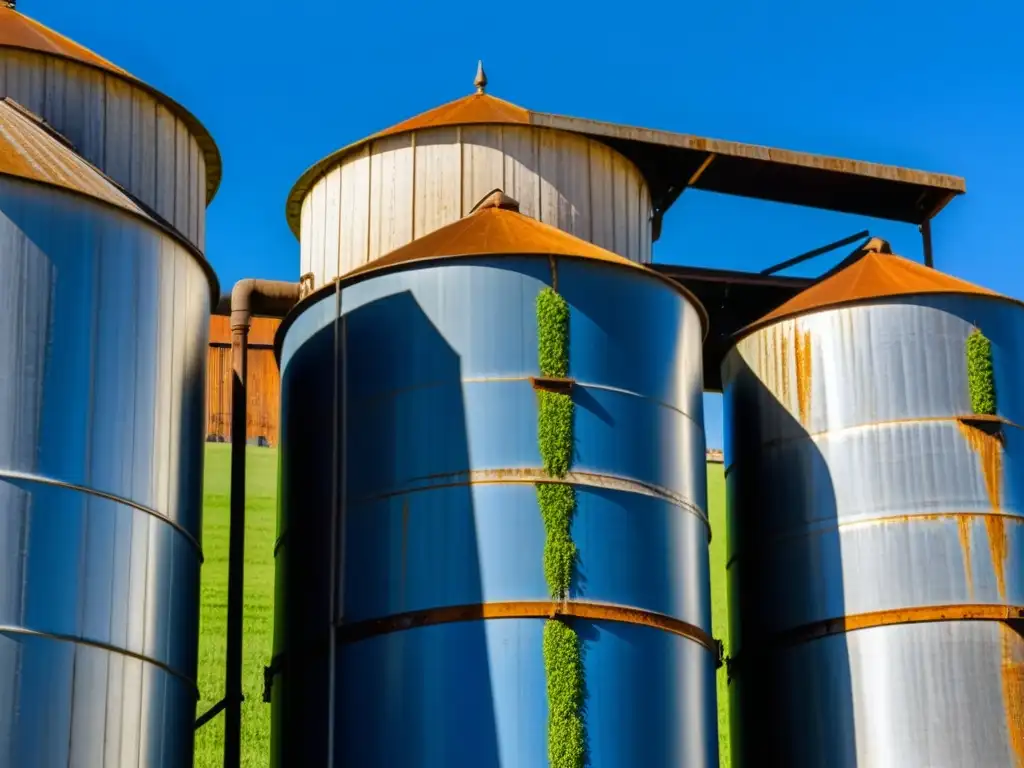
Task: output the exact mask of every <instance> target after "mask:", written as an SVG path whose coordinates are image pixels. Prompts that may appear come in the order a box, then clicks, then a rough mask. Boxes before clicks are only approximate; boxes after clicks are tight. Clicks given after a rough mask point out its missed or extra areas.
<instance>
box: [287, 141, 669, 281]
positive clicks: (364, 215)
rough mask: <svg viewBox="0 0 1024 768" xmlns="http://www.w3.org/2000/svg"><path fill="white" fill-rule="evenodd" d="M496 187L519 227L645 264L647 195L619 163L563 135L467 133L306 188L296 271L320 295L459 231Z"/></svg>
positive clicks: (634, 173) (384, 144)
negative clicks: (509, 201)
mask: <svg viewBox="0 0 1024 768" xmlns="http://www.w3.org/2000/svg"><path fill="white" fill-rule="evenodd" d="M495 188H501V189H503V190H504V191H505V192H506V193H508V194H509V195H511V196H512V197H514V198H515V199H516V200H518V201H519V203H520V205H521V206H522V212H523V213H524V214H526V215H527V216H532V217H534V218H536V219H537V220H539V221H543V222H545V223H546V224H551V225H552V226H555V227H558V228H559V229H562V230H564V231H566V232H570V233H572V234H574V235H576V236H577V237H582V238H583V239H585V240H589V241H591V242H593V243H596V244H597V245H600V246H602V247H603V248H607V249H609V250H611V251H614V252H615V253H618V254H620V255H622V256H625V257H626V258H628V259H632V260H633V261H639V262H644V263H646V262H649V261H650V260H651V224H650V213H651V199H650V194H649V192H648V190H647V184H646V183H645V182H644V179H643V176H642V175H641V174H640V171H639V170H638V169H637V168H636V166H635V165H633V164H632V163H631V162H630V161H629V160H627V159H626V158H625V157H624V156H622V155H620V154H619V153H618V152H616V151H614V150H612V149H610V148H609V147H607V146H606V145H604V144H601V143H600V142H597V141H594V140H592V139H587V138H584V137H582V136H577V135H574V134H571V133H563V132H561V131H551V130H542V129H537V128H530V127H525V126H508V125H506V126H492V125H480V126H477V125H473V126H468V125H467V126H455V127H445V128H435V129H429V130H422V131H418V132H414V133H407V134H402V135H400V136H388V137H386V138H383V139H380V140H378V141H374V142H372V143H370V144H368V145H367V146H366V147H364V148H362V149H360V150H359V151H357V152H354V153H353V154H352V155H350V156H349V157H347V158H345V159H344V160H343V161H342V162H341V163H340V164H339V165H338V166H337V167H336V168H334V169H333V170H332V171H330V173H328V174H327V175H326V176H324V177H323V178H322V179H320V180H319V181H318V182H317V183H316V184H314V185H313V187H312V189H311V190H310V193H309V195H308V196H307V197H306V199H305V201H304V202H303V204H302V238H301V240H302V247H301V254H300V265H301V272H302V273H306V272H312V273H313V283H314V285H315V286H316V287H317V288H319V287H320V286H322V285H326V284H327V283H329V282H330V281H331V279H332V278H334V277H336V276H338V275H344V274H346V273H347V272H350V271H351V270H353V269H355V268H356V267H358V266H361V265H362V264H365V263H366V262H368V261H372V260H373V259H376V258H378V257H380V256H383V255H384V254H386V253H388V252H389V251H392V250H394V249H395V248H398V247H400V246H403V245H405V244H406V243H408V242H410V241H412V240H413V239H414V238H417V237H422V236H423V235H425V234H427V233H429V232H433V231H434V230H436V229H438V228H440V227H442V226H444V225H446V224H450V223H452V222H453V221H456V220H458V219H459V218H461V217H462V216H464V215H465V214H467V213H469V211H470V209H471V208H472V207H473V206H474V205H476V203H478V202H479V201H480V199H481V198H482V197H483V196H484V195H486V194H487V193H488V192H490V191H491V190H493V189H495Z"/></svg>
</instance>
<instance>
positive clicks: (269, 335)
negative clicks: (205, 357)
mask: <svg viewBox="0 0 1024 768" xmlns="http://www.w3.org/2000/svg"><path fill="white" fill-rule="evenodd" d="M280 325H281V321H280V320H277V319H276V318H273V317H254V318H252V320H251V324H250V326H249V346H250V347H273V346H274V334H275V333H277V328H278V326H280ZM210 343H211V344H229V345H230V344H231V318H228V317H225V316H223V315H213V316H212V317H211V318H210Z"/></svg>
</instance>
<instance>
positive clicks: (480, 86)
mask: <svg viewBox="0 0 1024 768" xmlns="http://www.w3.org/2000/svg"><path fill="white" fill-rule="evenodd" d="M473 85H475V86H476V92H477V93H483V92H484V91H486V90H487V73H486V72H484V63H483V61H478V62H477V63H476V77H474V78H473Z"/></svg>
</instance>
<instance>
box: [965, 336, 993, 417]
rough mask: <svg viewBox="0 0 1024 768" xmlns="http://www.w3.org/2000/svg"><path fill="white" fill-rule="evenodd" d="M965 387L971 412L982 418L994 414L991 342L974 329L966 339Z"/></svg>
mask: <svg viewBox="0 0 1024 768" xmlns="http://www.w3.org/2000/svg"><path fill="white" fill-rule="evenodd" d="M965 347H966V352H967V386H968V388H969V390H970V393H971V410H972V411H974V412H975V413H977V414H980V415H983V416H994V415H995V413H996V383H995V374H994V371H993V368H992V342H991V341H989V340H988V339H987V338H986V337H985V335H984V334H983V333H982V332H981V331H980V330H979V329H978V328H975V329H974V330H973V331H971V333H970V335H968V337H967V342H966V344H965Z"/></svg>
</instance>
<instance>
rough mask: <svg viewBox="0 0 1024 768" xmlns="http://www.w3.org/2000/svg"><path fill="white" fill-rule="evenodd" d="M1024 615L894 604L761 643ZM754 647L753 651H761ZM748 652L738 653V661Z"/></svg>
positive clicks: (777, 645)
mask: <svg viewBox="0 0 1024 768" xmlns="http://www.w3.org/2000/svg"><path fill="white" fill-rule="evenodd" d="M1016 619H1024V606H1019V605H997V604H987V605H986V604H978V603H964V604H960V605H921V606H916V607H913V608H890V609H888V610H884V611H870V612H868V613H855V614H850V615H848V616H839V617H837V618H832V619H823V620H821V621H814V622H811V623H809V624H802V625H800V626H798V627H794V628H792V629H787V630H783V631H782V632H779V633H777V634H775V635H772V636H770V637H769V638H768V639H767V641H766V643H765V644H763V645H761V646H760V649H765V650H780V649H785V648H789V647H792V646H794V645H800V644H802V643H807V642H810V641H812V640H821V639H822V638H825V637H830V636H832V635H841V634H844V633H846V632H855V631H857V630H859V629H875V628H877V627H891V626H897V625H901V624H926V623H934V622H944V621H1013V620H1016ZM760 649H759V651H754V652H753V653H752V655H755V656H756V655H758V653H759V652H760ZM745 656H746V654H742V655H737V656H734V657H733V658H732V659H731V662H730V663H731V664H733V665H735V664H736V663H737V661H738V660H739V659H741V658H745Z"/></svg>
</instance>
